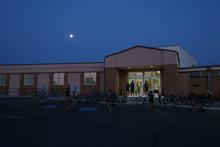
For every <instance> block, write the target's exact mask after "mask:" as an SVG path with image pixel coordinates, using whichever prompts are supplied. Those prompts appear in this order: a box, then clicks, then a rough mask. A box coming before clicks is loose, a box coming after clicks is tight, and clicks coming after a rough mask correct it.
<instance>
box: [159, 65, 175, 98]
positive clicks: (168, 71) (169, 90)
mask: <svg viewBox="0 0 220 147" xmlns="http://www.w3.org/2000/svg"><path fill="white" fill-rule="evenodd" d="M161 85H162V86H161V87H162V93H163V94H164V95H165V96H171V95H178V68H177V65H163V67H162V75H161Z"/></svg>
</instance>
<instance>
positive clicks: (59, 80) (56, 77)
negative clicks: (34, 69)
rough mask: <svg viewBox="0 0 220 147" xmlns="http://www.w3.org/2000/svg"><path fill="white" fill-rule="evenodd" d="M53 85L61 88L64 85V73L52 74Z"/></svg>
mask: <svg viewBox="0 0 220 147" xmlns="http://www.w3.org/2000/svg"><path fill="white" fill-rule="evenodd" d="M53 85H56V86H63V85H64V73H54V74H53Z"/></svg>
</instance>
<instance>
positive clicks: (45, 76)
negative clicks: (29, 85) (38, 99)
mask: <svg viewBox="0 0 220 147" xmlns="http://www.w3.org/2000/svg"><path fill="white" fill-rule="evenodd" d="M49 83H50V74H49V73H38V75H37V89H41V88H43V87H45V88H46V89H49Z"/></svg>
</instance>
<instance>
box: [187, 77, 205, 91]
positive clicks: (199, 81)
mask: <svg viewBox="0 0 220 147" xmlns="http://www.w3.org/2000/svg"><path fill="white" fill-rule="evenodd" d="M189 89H190V93H195V94H202V93H204V92H205V91H207V90H208V80H207V78H190V86H189Z"/></svg>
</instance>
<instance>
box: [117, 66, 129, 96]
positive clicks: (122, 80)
mask: <svg viewBox="0 0 220 147" xmlns="http://www.w3.org/2000/svg"><path fill="white" fill-rule="evenodd" d="M127 81H128V70H121V71H119V94H120V95H122V94H125V93H126V89H125V85H126V83H127Z"/></svg>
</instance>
